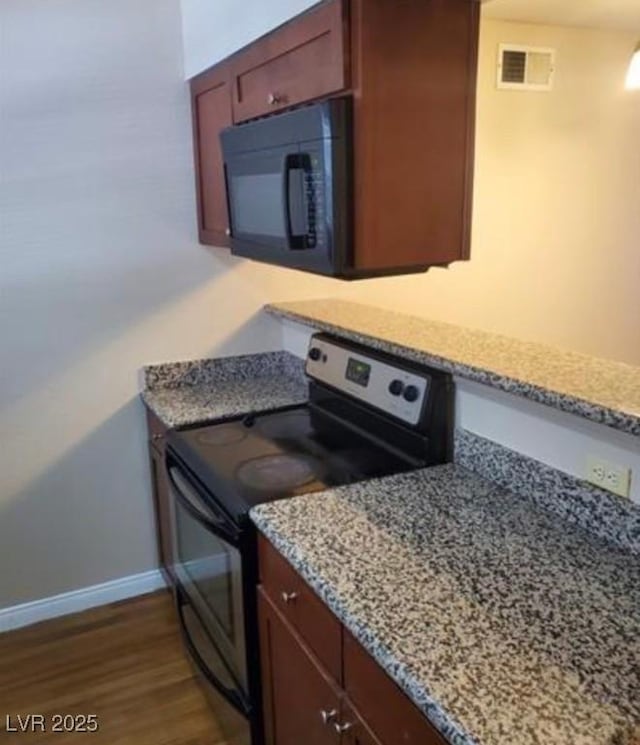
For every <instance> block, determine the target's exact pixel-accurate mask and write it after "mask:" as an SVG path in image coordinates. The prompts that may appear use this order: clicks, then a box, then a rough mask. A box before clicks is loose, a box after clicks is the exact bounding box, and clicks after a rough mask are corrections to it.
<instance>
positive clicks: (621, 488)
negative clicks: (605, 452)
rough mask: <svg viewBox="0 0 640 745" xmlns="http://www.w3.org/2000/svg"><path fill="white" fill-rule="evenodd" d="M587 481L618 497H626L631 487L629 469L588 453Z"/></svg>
mask: <svg viewBox="0 0 640 745" xmlns="http://www.w3.org/2000/svg"><path fill="white" fill-rule="evenodd" d="M586 476H587V481H589V482H590V483H591V484H594V485H595V486H599V487H600V488H601V489H606V490H607V491H610V492H613V493H614V494H617V495H618V496H620V497H628V496H629V492H630V489H631V469H630V468H629V467H628V466H621V465H619V464H618V463H611V462H610V461H608V460H604V459H603V458H596V457H595V456H593V455H590V456H589V457H588V458H587V474H586Z"/></svg>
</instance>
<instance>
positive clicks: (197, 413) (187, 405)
mask: <svg viewBox="0 0 640 745" xmlns="http://www.w3.org/2000/svg"><path fill="white" fill-rule="evenodd" d="M142 373H143V390H142V393H141V395H142V398H143V400H144V402H145V403H146V404H147V406H149V407H150V408H151V410H152V411H153V412H154V413H155V414H156V415H157V416H158V417H160V419H161V420H162V421H163V422H164V423H165V424H166V425H167V426H168V427H182V426H186V425H189V424H197V423H198V422H206V421H213V420H214V419H225V418H227V417H233V416H238V415H240V414H245V413H247V412H251V411H256V410H260V411H266V410H268V409H277V408H279V407H280V406H288V405H290V404H298V403H303V402H304V401H306V400H307V397H308V386H307V382H306V379H305V377H304V365H303V362H302V360H300V359H298V358H297V357H294V356H293V355H292V354H289V353H288V352H266V353H261V354H248V355H241V356H237V357H219V358H216V359H208V360H194V361H191V362H167V363H163V364H160V365H149V366H147V367H145V368H143V371H142Z"/></svg>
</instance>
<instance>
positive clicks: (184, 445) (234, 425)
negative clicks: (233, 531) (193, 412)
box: [169, 404, 416, 519]
mask: <svg viewBox="0 0 640 745" xmlns="http://www.w3.org/2000/svg"><path fill="white" fill-rule="evenodd" d="M169 445H170V450H172V451H173V452H175V453H176V454H177V455H178V456H179V457H180V458H181V459H182V460H183V462H184V463H185V464H188V467H189V469H190V470H191V471H192V472H193V473H194V474H195V476H197V478H198V479H199V480H200V481H201V482H202V483H203V484H204V485H205V486H206V487H207V488H208V490H209V491H210V492H211V494H212V495H213V496H214V497H215V498H216V500H218V501H220V502H222V503H223V504H224V506H225V507H226V509H227V510H228V511H229V513H230V514H231V515H232V516H234V517H235V518H236V519H242V518H243V517H245V516H246V514H247V513H248V511H249V509H250V508H251V507H252V506H253V505H254V504H259V503H261V502H268V501H271V500H274V499H280V498H283V497H289V496H294V495H297V494H304V493H306V492H310V491H318V490H321V489H326V488H329V487H333V486H340V485H342V484H348V483H352V482H355V481H361V480H362V479H365V478H372V477H375V476H381V475H385V474H390V473H397V472H398V471H405V470H407V469H408V468H410V467H415V465H416V464H415V462H414V461H411V460H410V459H408V458H405V457H402V456H401V455H400V454H399V453H397V452H394V451H393V450H392V449H390V448H386V447H383V446H382V445H380V444H378V443H377V442H376V441H375V440H374V439H372V438H370V437H368V436H365V435H364V434H360V433H359V432H358V431H356V430H355V429H353V428H351V427H348V426H346V425H345V424H343V423H341V422H339V421H338V420H336V418H335V417H331V416H328V415H327V414H326V413H324V412H322V411H319V410H317V409H316V408H314V407H313V406H310V405H308V404H303V405H301V406H298V407H295V408H289V409H283V410H279V411H273V412H265V413H261V414H255V415H250V416H247V417H244V418H243V419H237V420H234V421H230V422H224V423H218V424H211V425H206V426H200V427H196V428H192V429H187V430H181V431H177V432H172V433H171V435H170V439H169Z"/></svg>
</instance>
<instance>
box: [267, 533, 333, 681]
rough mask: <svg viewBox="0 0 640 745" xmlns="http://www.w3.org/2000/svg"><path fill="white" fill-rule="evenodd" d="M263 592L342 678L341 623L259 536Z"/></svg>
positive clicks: (327, 665)
mask: <svg viewBox="0 0 640 745" xmlns="http://www.w3.org/2000/svg"><path fill="white" fill-rule="evenodd" d="M258 554H259V565H260V582H261V583H262V587H263V589H264V592H265V593H266V594H267V595H268V596H269V598H270V599H271V600H272V601H273V603H274V605H275V606H276V607H277V608H278V610H279V611H280V612H281V613H282V615H283V616H284V617H285V618H286V620H287V621H288V622H289V623H290V624H291V626H292V627H293V628H294V629H295V630H296V632H297V633H298V634H299V635H300V636H301V637H302V638H303V640H304V643H305V644H306V645H307V646H308V647H309V649H310V650H311V651H312V652H313V653H314V655H315V656H316V657H317V658H318V660H319V662H320V664H321V665H322V666H323V667H324V669H325V670H326V671H327V672H328V673H329V674H330V675H331V677H332V678H333V679H334V680H335V681H336V682H337V683H340V682H341V681H342V625H341V624H340V621H338V619H337V618H336V617H335V616H334V615H333V613H332V612H331V611H330V610H329V608H327V606H326V605H325V604H324V603H323V602H322V600H320V598H319V597H318V596H317V595H316V594H315V592H314V591H313V590H312V589H311V587H309V585H308V584H307V583H306V582H305V581H304V580H303V579H302V577H301V576H300V575H299V574H298V573H297V572H296V570H295V569H294V568H293V567H292V566H291V564H289V562H288V561H287V560H286V559H285V558H284V557H283V556H282V554H280V553H278V551H276V549H275V548H274V547H273V546H272V545H271V544H270V543H269V541H268V540H267V539H266V538H265V537H264V536H259V538H258Z"/></svg>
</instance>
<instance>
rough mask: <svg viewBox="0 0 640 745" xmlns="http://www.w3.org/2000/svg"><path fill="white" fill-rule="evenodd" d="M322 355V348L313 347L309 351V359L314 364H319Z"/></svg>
mask: <svg viewBox="0 0 640 745" xmlns="http://www.w3.org/2000/svg"><path fill="white" fill-rule="evenodd" d="M321 355H322V351H321V349H320V347H311V349H310V350H309V359H310V360H313V361H314V362H317V361H318V360H319V359H320V356H321Z"/></svg>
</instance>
